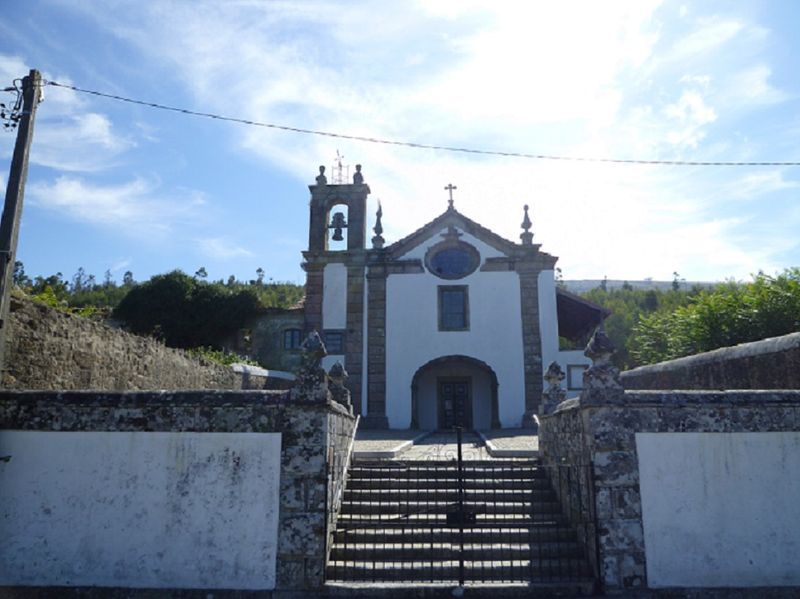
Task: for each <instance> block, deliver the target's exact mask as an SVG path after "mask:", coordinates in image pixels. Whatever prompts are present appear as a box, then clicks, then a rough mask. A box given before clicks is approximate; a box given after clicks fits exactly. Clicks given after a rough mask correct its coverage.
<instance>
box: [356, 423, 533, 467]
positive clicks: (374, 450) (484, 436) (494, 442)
mask: <svg viewBox="0 0 800 599" xmlns="http://www.w3.org/2000/svg"><path fill="white" fill-rule="evenodd" d="M538 449H539V437H538V436H537V435H536V434H535V433H533V432H532V431H530V430H529V429H498V430H489V431H481V432H479V433H476V432H473V431H469V432H466V431H465V432H464V433H463V436H462V447H461V451H462V456H463V459H465V460H491V459H503V458H532V457H536V455H538ZM353 451H354V453H355V456H356V457H357V458H358V457H361V458H371V459H380V458H386V459H404V460H454V459H456V458H457V457H458V444H457V442H456V434H455V433H454V432H441V431H436V432H426V431H419V430H409V429H406V430H382V431H365V430H359V431H358V433H357V434H356V440H355V445H354V448H353Z"/></svg>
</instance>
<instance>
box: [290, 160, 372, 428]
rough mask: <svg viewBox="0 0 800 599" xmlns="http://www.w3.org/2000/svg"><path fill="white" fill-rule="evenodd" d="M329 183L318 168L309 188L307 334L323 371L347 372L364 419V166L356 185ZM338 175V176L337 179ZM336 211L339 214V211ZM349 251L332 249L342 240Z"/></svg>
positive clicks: (337, 179)
mask: <svg viewBox="0 0 800 599" xmlns="http://www.w3.org/2000/svg"><path fill="white" fill-rule="evenodd" d="M338 171H339V172H338V176H334V177H333V182H332V183H328V178H327V177H326V176H325V167H324V166H320V167H319V175H317V178H316V184H314V185H309V186H308V189H309V191H310V192H311V200H310V202H309V209H310V216H309V228H308V249H307V250H306V251H305V252H303V257H304V258H305V262H304V263H303V269H304V270H305V271H306V300H305V309H304V316H305V329H306V333H308V332H310V331H318V332H319V333H320V335H321V336H322V339H323V341H324V343H325V346H326V348H327V349H328V355H329V357H328V358H326V360H327V362H330V363H327V362H325V361H323V366H325V367H326V369H327V368H329V367H330V366H331V365H332V363H333V362H335V361H340V362H342V363H343V364H344V367H345V368H346V370H347V372H348V375H349V377H348V379H347V387H348V389H349V390H350V397H351V399H352V402H353V406H354V408H355V410H356V413H361V401H362V399H361V395H362V388H361V387H362V370H363V366H362V360H363V356H364V295H365V281H366V277H365V271H366V262H367V252H368V250H367V249H366V237H367V218H366V216H367V215H366V212H367V196H368V195H369V193H370V189H369V186H368V185H367V184H366V183H364V175H362V174H361V165H360V164H358V165H356V171H355V173H354V174H353V180H352V183H347V182H345V180H344V177H343V175H342V167H341V162H340V164H339V169H338ZM334 175H336V173H335V174H334ZM337 208H341V209H340V210H337ZM345 212H346V215H345ZM345 233H346V236H347V244H346V247H341V248H338V249H335V248H333V247H332V246H335V245H336V242H339V245H343V244H342V243H341V242H342V241H343V240H344V234H345Z"/></svg>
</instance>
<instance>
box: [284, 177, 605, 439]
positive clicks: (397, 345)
mask: <svg viewBox="0 0 800 599" xmlns="http://www.w3.org/2000/svg"><path fill="white" fill-rule="evenodd" d="M356 169H357V171H356V173H355V175H354V177H353V182H352V183H346V184H329V183H328V182H327V179H326V177H325V175H324V168H323V167H320V175H319V176H318V177H317V180H316V184H314V185H310V186H309V189H310V192H311V199H310V226H309V240H308V249H307V250H306V251H304V252H303V256H304V263H303V268H304V269H305V271H306V276H307V279H306V299H305V303H304V308H303V321H304V322H303V324H304V329H305V332H310V331H312V330H316V331H319V332H320V333H321V335H322V337H323V340H324V341H325V343H326V346H327V349H328V354H329V355H328V356H327V357H326V358H325V363H324V365H325V366H326V367H327V366H330V365H332V364H333V363H334V362H336V361H340V362H342V363H343V364H344V366H345V368H346V370H347V372H348V374H349V378H348V385H347V386H348V387H349V388H350V391H351V398H352V401H353V404H354V407H355V410H356V411H357V412H358V413H360V415H361V418H362V420H361V422H362V424H361V426H363V427H365V428H367V427H369V428H386V427H389V428H393V429H404V428H420V429H443V428H450V427H452V426H454V425H456V424H460V425H463V426H465V427H467V428H474V429H488V428H501V427H502V428H509V427H519V426H533V425H534V422H535V421H534V415H535V414H536V413H537V412H538V409H539V404H540V402H541V395H542V390H543V374H544V369H546V368H547V366H548V365H549V364H550V363H551V362H553V361H556V362H558V363H559V364H560V365H561V367H562V369H563V370H564V371H565V372H566V373H567V375H568V376H567V379H566V380H565V382H564V384H565V386H566V387H567V388H568V391H571V392H572V393H573V394H575V393H577V389H578V388H579V386H580V384H579V383H580V375H581V374H582V372H583V370H584V368H586V367H587V366H588V364H589V361H588V359H587V358H585V357H584V356H583V354H582V352H581V351H579V350H578V351H576V350H568V351H564V350H560V349H559V328H560V327H561V328H565V329H567V331H566V332H565V331H562V332H561V334H562V336H567V337H571V338H585V337H586V336H588V335H589V334H590V333H591V331H592V330H593V329H594V327H595V326H596V325H597V324H599V323H600V322H602V319H603V318H604V317H605V316H606V315H607V313H605V312H603V310H602V309H601V308H599V307H598V306H595V305H594V304H591V303H589V302H586V301H585V300H581V299H580V298H578V297H577V296H574V295H572V294H569V293H567V292H565V291H563V290H561V289H557V287H556V284H555V278H554V267H555V264H556V258H555V257H554V256H551V255H550V254H547V253H545V252H543V251H542V250H541V248H540V246H539V245H538V244H535V243H533V233H531V232H530V228H531V223H530V220H529V218H528V212H527V206H526V207H525V212H524V222H523V225H522V227H523V232H522V234H521V235H520V239H521V242H520V243H514V242H512V241H509V240H507V239H504V238H502V237H500V236H499V235H497V234H495V233H493V232H491V231H490V230H488V229H487V228H485V227H483V226H481V225H480V224H478V223H477V222H475V221H473V220H471V219H469V218H467V217H466V216H464V215H463V214H461V213H460V212H458V211H457V210H456V209H455V207H454V204H453V201H452V195H451V199H450V202H449V206H448V208H447V210H445V211H444V212H443V213H442V214H441V215H439V216H438V217H436V218H435V219H434V220H433V221H431V222H429V223H427V224H425V225H424V226H422V227H421V228H419V229H418V230H416V231H414V232H413V233H411V234H410V235H408V236H406V237H404V238H403V239H400V240H399V241H397V242H395V243H392V244H390V245H386V244H385V242H384V240H383V237H382V225H381V210H380V208H379V209H378V213H377V215H376V220H375V223H374V228H373V231H374V232H375V235H374V236H373V237H372V238H371V242H370V244H369V245H370V247H367V214H366V206H367V196H368V195H369V193H370V188H369V186H368V185H367V184H366V183H365V182H364V180H363V176H362V174H361V168H360V166H357V167H356ZM448 187H449V188H450V192H451V194H452V189H453V188H452V187H451V186H448ZM345 235H346V239H345ZM336 240H338V243H339V244H343V246H344V247H341V248H340V249H339V248H334V246H335V245H336ZM284 338H285V336H284Z"/></svg>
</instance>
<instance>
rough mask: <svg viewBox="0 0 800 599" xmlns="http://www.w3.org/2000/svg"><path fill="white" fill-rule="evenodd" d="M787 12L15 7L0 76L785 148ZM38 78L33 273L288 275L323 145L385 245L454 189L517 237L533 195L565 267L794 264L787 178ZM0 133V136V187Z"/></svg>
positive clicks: (105, 3)
mask: <svg viewBox="0 0 800 599" xmlns="http://www.w3.org/2000/svg"><path fill="white" fill-rule="evenodd" d="M798 24H800V3H797V2H785V1H783V0H779V1H764V0H760V1H747V0H742V1H739V2H735V3H731V2H708V1H695V2H670V1H664V2H658V1H650V0H635V1H631V2H625V1H621V0H620V1H615V2H593V1H586V2H570V1H564V2H506V1H503V0H495V1H493V2H473V1H469V0H453V1H441V2H436V1H433V0H428V1H419V2H416V1H409V0H404V1H397V2H392V1H387V0H381V1H375V2H347V3H345V2H341V3H334V2H302V1H289V2H282V1H257V0H226V1H219V2H213V1H197V2H186V1H184V2H178V1H175V2H170V1H166V0H165V1H160V0H159V1H152V2H141V1H131V2H117V1H114V0H97V1H95V0H64V1H60V0H26V1H25V2H6V3H4V10H3V11H2V13H0V80H1V81H0V83H3V85H2V87H7V86H9V85H11V84H12V81H13V80H14V79H17V78H21V77H22V76H24V75H25V74H27V72H28V70H29V69H31V68H36V69H39V70H40V71H41V72H42V73H43V76H44V78H45V79H46V80H50V81H56V82H59V83H62V84H70V85H74V86H77V87H81V88H85V89H90V90H97V91H101V92H105V93H110V94H117V95H121V96H125V97H129V98H134V99H140V100H145V101H149V102H156V103H161V104H166V105H170V106H176V107H181V108H187V109H190V110H195V111H201V112H208V113H216V114H222V115H226V116H232V117H237V118H243V119H250V120H254V121H259V122H265V123H273V124H279V125H286V126H290V127H299V128H305V129H317V130H324V131H329V132H336V133H343V134H348V135H357V136H366V137H375V138H385V139H390V140H397V141H409V142H417V143H422V144H429V145H439V146H455V147H465V148H474V149H480V150H490V151H498V152H520V153H530V154H547V155H556V156H565V157H601V158H620V159H646V160H689V161H783V162H790V161H795V162H796V161H800V77H797V56H798V55H800V36H797V34H796V33H797V27H798ZM44 92H45V99H44V102H43V103H42V104H41V105H40V106H39V109H38V113H37V117H36V124H35V133H34V142H33V148H32V151H31V166H30V171H29V175H28V186H27V191H26V196H25V203H24V212H23V218H22V227H21V232H20V243H19V249H18V254H17V258H18V259H20V260H22V261H23V262H24V264H25V270H26V272H27V274H28V275H29V276H34V275H49V274H53V273H55V272H61V273H63V275H64V276H65V277H67V278H69V277H71V276H72V274H73V273H75V272H76V271H77V269H78V268H79V267H83V268H84V269H85V271H86V272H88V273H92V274H95V275H96V276H97V278H98V280H99V279H102V277H103V274H104V273H105V272H106V271H110V272H111V275H112V277H114V278H115V279H116V280H117V281H120V280H121V279H122V275H123V273H124V272H125V271H131V272H132V273H133V275H134V278H135V279H137V280H145V279H147V278H149V277H150V276H152V275H154V274H158V273H163V272H167V271H170V270H173V269H176V268H180V269H182V270H183V271H185V272H187V273H190V274H192V273H194V272H195V271H196V270H198V269H199V268H200V267H201V266H202V267H205V269H206V270H207V272H208V275H209V278H210V279H227V278H228V276H230V275H234V276H236V277H237V278H239V279H242V280H248V279H253V278H255V277H256V269H258V268H263V269H264V271H265V272H266V277H267V278H268V279H269V278H271V279H273V280H275V281H292V282H297V283H302V282H303V281H304V273H303V271H302V269H301V266H300V265H301V262H302V256H301V251H302V250H303V249H304V248H305V246H306V245H307V235H308V200H309V192H308V187H307V186H308V185H309V184H312V183H314V178H315V176H316V175H317V173H318V166H319V165H326V166H327V168H328V174H329V175H331V174H332V170H333V165H334V163H335V160H336V156H337V152H338V153H339V154H340V155H342V156H343V157H344V158H343V163H344V164H345V165H346V166H349V169H350V174H352V171H353V166H354V165H355V164H362V165H363V174H364V178H365V181H366V182H367V183H368V184H369V186H370V189H371V192H372V193H371V195H370V199H369V203H368V211H369V213H370V214H371V215H372V214H374V212H375V210H376V208H377V202H378V200H380V202H381V205H382V208H383V227H384V237H385V238H386V240H387V243H391V242H393V241H396V240H398V239H400V238H402V237H404V236H405V235H407V234H409V233H411V232H413V231H414V230H416V229H417V228H419V227H420V226H422V225H423V224H425V223H426V222H428V221H430V220H431V219H433V218H434V217H436V216H437V215H438V214H440V213H441V212H442V211H444V210H445V209H446V208H447V197H448V195H447V192H446V191H445V190H444V187H445V186H446V185H447V184H449V183H452V184H453V185H456V186H457V190H456V191H455V192H454V199H455V207H456V209H458V210H459V211H460V212H462V213H463V214H465V215H466V216H468V217H470V218H472V219H473V220H476V221H478V222H480V223H481V224H483V225H485V226H487V227H489V228H490V229H492V230H493V231H495V232H496V233H498V234H500V235H502V236H504V237H506V238H508V239H511V240H514V241H517V242H518V241H519V234H520V233H521V229H520V223H521V222H522V218H523V205H526V204H528V205H530V215H531V219H532V221H533V229H532V230H533V232H534V234H535V237H534V242H535V243H541V244H542V250H543V251H546V252H548V253H550V254H552V255H555V256H558V257H559V262H558V266H559V267H560V268H561V269H562V272H563V276H564V278H565V279H582V278H592V279H600V278H603V277H608V278H609V279H628V280H637V279H644V278H647V277H652V278H654V279H656V280H670V279H672V277H673V273H674V272H678V273H679V275H680V276H681V277H682V278H685V279H687V280H695V281H717V280H723V279H727V278H736V279H739V280H747V279H749V278H750V275H751V274H753V273H756V272H758V271H759V270H762V271H764V272H767V273H769V274H773V273H775V272H779V271H781V270H782V269H784V268H787V267H791V266H798V265H800V236H798V233H797V232H798V231H800V202H798V196H800V167H791V166H786V167H780V166H763V167H721V166H714V167H699V166H692V167H687V166H682V167H679V166H642V165H629V164H609V163H593V162H580V161H562V160H559V161H551V160H532V159H524V158H515V157H504V156H492V155H475V154H467V153H453V152H447V151H443V150H431V149H417V148H409V147H400V146H390V145H380V144H372V143H367V142H359V141H352V140H344V139H336V138H331V137H325V136H314V135H306V134H298V133H291V132H287V131H280V130H275V129H270V128H264V127H253V126H245V125H241V124H236V123H226V122H221V121H217V120H210V119H205V118H200V117H194V116H187V115H182V114H177V113H173V112H166V111H160V110H155V109H152V108H147V107H144V106H138V105H133V104H129V103H122V102H118V101H115V100H110V99H105V98H99V97H95V96H92V95H87V94H83V93H78V92H75V91H71V90H68V89H64V88H61V87H54V86H47V87H45V90H44ZM2 95H3V96H4V98H3V99H2V100H0V101H5V102H8V101H9V100H13V96H12V95H11V94H9V93H3V94H2ZM14 139H15V135H14V133H8V132H2V131H0V186H1V187H2V189H5V182H6V180H7V178H8V168H9V166H10V162H11V152H12V149H13V145H14ZM372 225H373V220H372V217H371V218H370V221H369V227H372ZM370 235H371V232H370Z"/></svg>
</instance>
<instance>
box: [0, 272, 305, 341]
mask: <svg viewBox="0 0 800 599" xmlns="http://www.w3.org/2000/svg"><path fill="white" fill-rule="evenodd" d="M256 274H257V278H256V279H253V280H251V281H246V282H243V281H238V280H236V279H235V277H233V276H231V277H229V278H228V280H227V282H223V281H222V280H219V281H206V280H205V269H204V268H201V269H199V270H198V271H197V272H196V273H195V276H194V277H191V276H189V275H187V274H185V273H183V272H181V271H179V270H175V271H172V272H169V273H166V274H161V275H156V276H154V277H152V278H150V279H149V280H147V281H144V282H141V283H137V282H136V281H134V279H133V274H132V273H130V272H126V273H125V275H124V277H123V281H122V283H121V284H118V283H117V282H116V281H115V280H113V278H112V277H111V273H109V272H107V273H106V275H105V277H104V279H103V281H102V282H98V281H97V280H96V278H95V277H94V276H93V275H87V274H86V273H85V272H84V270H83V269H82V268H81V269H78V272H76V273H75V275H74V276H73V277H72V279H71V280H69V281H67V280H65V279H64V277H63V275H62V274H61V273H56V274H54V275H51V276H49V277H42V276H37V277H35V278H33V279H31V278H29V277H28V276H27V275H26V274H25V269H24V265H23V264H22V263H21V262H17V263H16V264H15V270H14V283H15V285H16V286H17V287H18V288H19V289H21V290H22V291H24V292H25V293H27V294H28V295H30V296H32V298H33V299H34V300H37V301H40V302H43V303H46V304H48V305H50V306H53V307H55V308H59V309H61V310H65V311H68V312H73V313H77V314H80V315H82V316H87V317H94V318H107V317H111V316H113V318H115V319H116V320H118V321H119V322H120V323H121V324H122V325H123V327H124V328H126V329H127V330H129V331H131V332H133V333H137V334H140V335H149V336H152V337H155V338H157V339H161V340H162V341H164V343H165V344H166V345H168V346H170V347H179V348H197V347H205V348H210V349H221V347H222V345H221V343H222V341H223V340H224V339H225V337H227V336H229V335H230V334H232V333H234V332H235V331H236V330H238V329H239V328H241V327H242V326H243V325H244V323H245V322H246V321H247V320H248V319H250V318H252V317H254V316H257V315H258V314H259V313H261V312H263V311H264V310H266V309H267V308H291V307H293V306H295V305H296V304H297V303H298V302H299V301H300V300H301V299H302V298H303V294H304V288H303V286H302V285H294V284H292V283H276V282H272V281H270V282H265V281H264V272H263V270H261V269H258V271H256Z"/></svg>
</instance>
